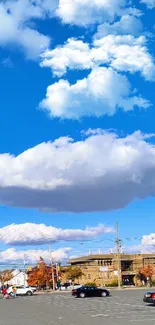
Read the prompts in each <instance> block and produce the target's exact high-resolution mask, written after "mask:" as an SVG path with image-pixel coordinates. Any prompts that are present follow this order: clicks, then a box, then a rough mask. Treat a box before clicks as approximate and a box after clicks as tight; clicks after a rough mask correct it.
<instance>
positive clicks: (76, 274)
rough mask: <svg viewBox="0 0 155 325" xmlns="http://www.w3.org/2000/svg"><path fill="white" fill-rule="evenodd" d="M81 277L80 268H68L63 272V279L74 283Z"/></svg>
mask: <svg viewBox="0 0 155 325" xmlns="http://www.w3.org/2000/svg"><path fill="white" fill-rule="evenodd" d="M82 275H83V272H82V271H81V269H80V267H78V266H75V267H74V266H69V267H68V268H67V269H66V271H65V277H66V279H67V280H72V282H74V281H75V280H76V279H77V280H78V279H79V278H81V277H82Z"/></svg>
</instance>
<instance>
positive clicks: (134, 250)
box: [123, 244, 155, 254]
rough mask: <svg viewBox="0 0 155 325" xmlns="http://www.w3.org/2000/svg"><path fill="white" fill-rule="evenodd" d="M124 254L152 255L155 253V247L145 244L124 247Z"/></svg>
mask: <svg viewBox="0 0 155 325" xmlns="http://www.w3.org/2000/svg"><path fill="white" fill-rule="evenodd" d="M123 252H124V253H128V254H138V253H139V254H151V253H155V247H153V246H149V245H143V244H138V245H132V246H124V247H123Z"/></svg>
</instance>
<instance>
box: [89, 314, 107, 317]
mask: <svg viewBox="0 0 155 325" xmlns="http://www.w3.org/2000/svg"><path fill="white" fill-rule="evenodd" d="M102 316H103V317H108V316H109V314H96V315H91V317H102Z"/></svg>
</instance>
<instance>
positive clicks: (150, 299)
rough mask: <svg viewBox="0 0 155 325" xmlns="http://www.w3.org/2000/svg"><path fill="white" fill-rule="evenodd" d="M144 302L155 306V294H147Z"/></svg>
mask: <svg viewBox="0 0 155 325" xmlns="http://www.w3.org/2000/svg"><path fill="white" fill-rule="evenodd" d="M143 301H144V302H146V303H151V304H154V305H155V292H146V293H145V294H144V298H143Z"/></svg>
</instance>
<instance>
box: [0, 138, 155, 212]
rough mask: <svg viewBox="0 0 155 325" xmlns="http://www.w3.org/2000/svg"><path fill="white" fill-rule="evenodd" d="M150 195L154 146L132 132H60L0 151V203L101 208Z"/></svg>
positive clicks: (154, 169) (79, 209)
mask: <svg viewBox="0 0 155 325" xmlns="http://www.w3.org/2000/svg"><path fill="white" fill-rule="evenodd" d="M154 195H155V147H154V146H153V145H152V144H150V143H149V136H148V135H145V136H144V135H142V134H141V133H140V132H136V133H134V134H132V135H130V136H127V137H124V138H119V137H117V135H116V134H115V133H114V132H113V133H108V132H105V133H104V134H96V135H91V136H89V137H86V139H84V140H81V141H78V142H74V141H73V140H72V141H71V139H69V138H66V137H65V138H60V139H57V140H55V141H54V142H48V143H42V144H40V145H38V146H36V147H34V148H31V149H29V150H26V151H25V152H23V153H21V154H20V155H18V156H17V157H15V156H11V155H9V154H1V155H0V203H1V204H3V205H10V206H20V207H27V208H28V207H29V208H38V209H46V208H47V209H51V210H53V211H72V212H86V211H87V212H89V211H107V210H112V209H120V208H123V207H125V206H126V205H127V204H129V203H130V202H131V201H133V200H136V199H144V198H146V197H149V196H154Z"/></svg>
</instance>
